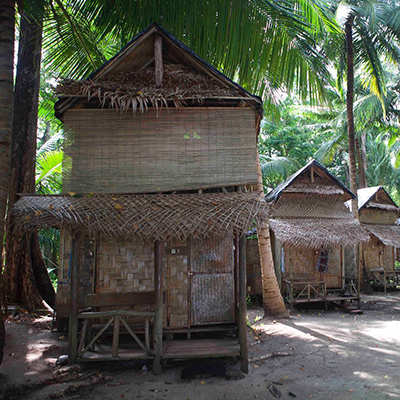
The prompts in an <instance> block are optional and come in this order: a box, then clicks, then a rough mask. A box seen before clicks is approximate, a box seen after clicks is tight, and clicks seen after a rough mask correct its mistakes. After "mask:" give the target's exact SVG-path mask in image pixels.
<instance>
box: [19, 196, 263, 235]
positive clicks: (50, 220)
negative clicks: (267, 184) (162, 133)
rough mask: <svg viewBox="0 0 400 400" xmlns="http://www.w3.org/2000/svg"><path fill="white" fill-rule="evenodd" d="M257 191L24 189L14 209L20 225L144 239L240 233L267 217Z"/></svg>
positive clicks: (27, 227)
mask: <svg viewBox="0 0 400 400" xmlns="http://www.w3.org/2000/svg"><path fill="white" fill-rule="evenodd" d="M267 210H268V206H267V204H266V203H265V201H264V199H263V198H262V197H261V196H260V194H259V193H256V192H247V193H246V192H231V193H193V194H141V195H100V194H94V195H84V196H80V195H72V196H71V195H23V196H22V198H21V199H20V200H19V201H18V202H17V203H16V204H15V206H14V208H13V211H12V212H13V215H14V216H15V218H16V220H17V222H18V223H20V224H21V225H22V226H23V227H24V228H26V229H29V228H38V227H56V228H66V229H67V230H69V231H70V232H72V233H73V232H77V231H89V232H92V233H101V234H105V235H108V236H111V237H116V238H120V239H121V238H122V239H126V240H129V239H139V240H143V241H156V240H161V241H164V240H169V239H172V238H174V239H178V240H182V241H184V240H186V239H187V238H189V237H195V238H204V237H209V236H214V235H216V236H218V235H225V234H226V232H231V233H233V234H238V235H242V234H243V233H244V232H245V231H246V230H248V229H249V228H250V227H251V226H258V225H259V224H260V222H261V221H262V220H263V219H265V218H266V217H267Z"/></svg>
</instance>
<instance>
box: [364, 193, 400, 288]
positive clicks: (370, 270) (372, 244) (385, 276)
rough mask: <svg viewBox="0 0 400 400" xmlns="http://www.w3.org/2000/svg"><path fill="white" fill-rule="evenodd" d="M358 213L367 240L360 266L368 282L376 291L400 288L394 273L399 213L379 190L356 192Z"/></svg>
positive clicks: (393, 203) (394, 204) (399, 244)
mask: <svg viewBox="0 0 400 400" xmlns="http://www.w3.org/2000/svg"><path fill="white" fill-rule="evenodd" d="M357 196H358V209H359V218H360V222H361V224H362V226H363V227H364V228H365V229H366V230H367V231H368V233H369V235H370V239H369V241H368V242H367V243H363V244H362V245H361V249H360V250H361V251H360V254H361V263H362V266H363V268H364V273H365V277H366V280H367V282H369V283H370V284H371V285H372V286H373V287H375V288H383V289H384V290H385V291H386V289H387V288H396V287H397V286H400V279H399V278H400V277H399V272H400V271H396V268H395V261H396V249H397V248H399V247H400V227H399V226H398V225H397V219H398V217H399V211H400V209H399V208H398V207H397V204H396V203H395V202H394V201H393V199H392V198H391V197H390V195H389V194H388V192H387V191H386V190H385V189H384V188H383V187H382V186H375V187H370V188H365V189H358V191H357Z"/></svg>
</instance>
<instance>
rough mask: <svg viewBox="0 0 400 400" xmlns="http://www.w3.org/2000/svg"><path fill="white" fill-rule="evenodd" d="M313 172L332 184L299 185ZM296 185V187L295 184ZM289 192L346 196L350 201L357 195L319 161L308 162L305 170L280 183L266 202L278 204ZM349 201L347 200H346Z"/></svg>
mask: <svg viewBox="0 0 400 400" xmlns="http://www.w3.org/2000/svg"><path fill="white" fill-rule="evenodd" d="M311 170H313V171H315V172H317V174H318V173H319V174H321V175H322V176H324V177H326V178H327V179H328V180H329V181H331V182H330V184H327V183H326V182H324V183H322V184H321V183H318V182H309V181H308V182H307V183H306V184H304V183H303V184H302V183H300V184H299V183H298V182H296V181H299V180H300V178H301V177H302V176H304V175H306V174H307V173H309V172H310V171H311ZM295 183H296V185H295V186H294V184H295ZM285 192H286V193H289V192H292V193H293V192H297V193H312V194H315V195H321V196H325V195H332V194H345V197H348V198H349V199H353V198H354V197H355V195H354V194H353V193H352V192H350V190H349V189H347V187H346V186H345V185H343V183H342V182H340V181H339V179H337V178H335V177H334V176H333V175H332V174H331V173H330V172H329V171H328V169H327V168H325V167H324V166H323V165H322V164H321V163H319V162H318V161H317V160H311V161H310V162H308V163H307V164H306V165H305V166H304V167H303V168H300V169H299V170H298V171H296V172H295V173H294V174H293V175H291V176H289V178H287V179H286V180H285V181H284V182H282V183H280V184H279V185H278V186H276V187H275V188H274V189H273V190H271V191H270V192H269V193H268V194H267V195H266V196H265V200H266V201H267V202H269V203H272V202H276V201H277V200H278V199H279V197H280V196H281V195H282V193H285ZM345 200H347V199H345Z"/></svg>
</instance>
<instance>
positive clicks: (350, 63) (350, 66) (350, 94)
mask: <svg viewBox="0 0 400 400" xmlns="http://www.w3.org/2000/svg"><path fill="white" fill-rule="evenodd" d="M353 21H354V17H353V16H351V17H350V18H349V19H348V20H347V22H346V27H345V30H346V50H347V97H346V108H347V134H348V139H349V166H350V190H351V191H352V192H353V193H354V194H355V195H356V197H355V199H354V200H352V210H353V214H354V216H355V217H356V218H358V201H357V165H356V146H355V128H354V114H353V103H354V56H353Z"/></svg>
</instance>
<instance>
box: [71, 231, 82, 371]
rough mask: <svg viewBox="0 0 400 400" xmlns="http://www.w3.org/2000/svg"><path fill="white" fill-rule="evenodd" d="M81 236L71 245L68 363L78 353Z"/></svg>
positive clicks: (77, 236) (72, 360)
mask: <svg viewBox="0 0 400 400" xmlns="http://www.w3.org/2000/svg"><path fill="white" fill-rule="evenodd" d="M80 253H81V252H80V236H79V233H78V234H76V235H75V236H73V238H72V246H71V261H72V262H71V281H70V284H71V286H70V312H69V329H68V363H69V364H73V363H74V362H75V361H76V358H77V355H78V318H77V315H78V312H79V270H80Z"/></svg>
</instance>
